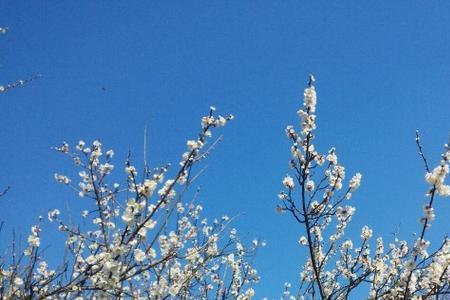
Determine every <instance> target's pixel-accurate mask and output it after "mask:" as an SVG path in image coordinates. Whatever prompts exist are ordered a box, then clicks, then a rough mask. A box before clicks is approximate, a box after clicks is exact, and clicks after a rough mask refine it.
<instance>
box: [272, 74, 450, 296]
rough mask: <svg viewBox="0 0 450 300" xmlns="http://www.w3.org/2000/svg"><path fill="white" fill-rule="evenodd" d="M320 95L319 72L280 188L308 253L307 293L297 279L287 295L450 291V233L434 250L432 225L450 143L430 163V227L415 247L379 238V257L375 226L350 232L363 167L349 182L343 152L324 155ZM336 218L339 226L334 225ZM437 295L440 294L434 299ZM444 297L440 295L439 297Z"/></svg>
mask: <svg viewBox="0 0 450 300" xmlns="http://www.w3.org/2000/svg"><path fill="white" fill-rule="evenodd" d="M316 104H317V95H316V90H315V87H314V77H312V76H310V78H309V80H308V85H307V88H306V89H305V91H304V100H303V107H302V108H301V109H300V110H299V111H298V115H299V116H300V124H301V125H300V130H299V132H297V131H296V129H295V127H294V126H288V127H287V128H286V134H287V137H288V138H289V139H290V140H291V142H292V146H291V152H292V159H291V160H290V162H289V165H290V167H291V169H292V173H291V175H286V177H285V178H284V179H283V181H282V182H283V185H284V187H285V190H284V191H282V192H280V194H279V198H280V200H281V205H279V206H278V210H279V211H281V212H288V213H290V214H291V215H292V216H293V217H294V219H295V220H296V222H297V223H298V224H299V225H300V226H301V227H300V228H301V229H302V231H303V235H302V236H301V237H300V239H299V243H300V245H301V246H303V247H306V249H307V253H308V258H307V260H306V262H305V264H304V266H303V270H302V271H301V273H300V282H299V292H298V293H297V294H294V293H292V292H291V284H289V283H287V284H286V285H285V290H284V293H283V297H284V298H285V299H323V300H324V299H330V300H331V299H348V298H349V297H350V295H351V294H352V292H353V291H354V290H355V289H356V288H358V287H360V286H365V287H366V288H368V290H369V295H368V298H367V299H431V297H435V296H436V295H444V294H449V293H450V286H449V276H450V271H449V265H450V240H449V239H448V238H447V237H444V239H443V241H442V243H441V245H439V246H438V247H437V250H435V251H433V252H429V251H428V248H429V246H430V242H429V241H427V240H426V239H425V232H426V230H427V229H428V228H429V227H430V223H431V221H432V220H433V219H434V209H433V200H434V199H435V197H436V196H438V195H439V196H449V195H450V187H449V185H447V184H445V183H444V182H445V178H446V175H447V174H448V172H449V160H450V148H449V146H448V145H445V149H444V154H443V156H442V160H441V162H440V164H439V166H438V167H436V168H435V169H433V171H430V170H429V168H428V163H427V160H426V159H425V156H424V155H423V151H422V146H421V145H420V143H419V135H418V134H417V144H418V146H419V152H420V155H421V157H422V159H423V160H424V162H425V166H426V176H425V179H426V181H427V182H428V183H429V184H430V185H431V187H430V189H429V191H428V193H427V195H428V197H429V201H428V203H427V204H425V206H424V216H423V218H421V219H420V222H421V224H422V233H421V235H420V237H419V239H417V240H416V241H415V242H414V245H412V246H408V243H407V242H406V241H399V240H398V239H396V240H395V241H394V242H393V243H390V244H389V250H388V251H385V246H384V242H383V239H382V238H381V237H379V238H377V240H376V250H375V253H374V256H371V249H370V248H371V246H372V242H371V238H372V235H373V233H372V230H371V229H370V228H369V227H367V226H364V227H363V228H362V229H361V239H360V240H359V241H355V240H352V239H345V238H344V233H345V229H346V227H347V226H348V224H349V222H350V221H351V219H352V216H353V215H354V213H355V211H356V209H355V208H354V207H353V206H350V205H348V204H346V202H347V201H348V200H350V199H351V198H352V194H353V192H354V191H356V190H357V189H358V188H359V186H360V184H361V178H362V175H361V174H360V173H356V174H355V175H354V176H353V177H352V178H351V179H350V180H349V182H348V184H345V183H344V180H345V178H346V173H345V168H344V167H343V166H342V165H341V164H339V162H338V156H337V151H336V149H335V148H331V149H329V150H328V152H327V153H325V154H323V153H320V152H319V151H318V150H316V148H315V146H314V143H313V141H314V131H315V129H316V115H315V112H316ZM331 225H334V226H331ZM433 299H434V298H433ZM436 299H437V298H436Z"/></svg>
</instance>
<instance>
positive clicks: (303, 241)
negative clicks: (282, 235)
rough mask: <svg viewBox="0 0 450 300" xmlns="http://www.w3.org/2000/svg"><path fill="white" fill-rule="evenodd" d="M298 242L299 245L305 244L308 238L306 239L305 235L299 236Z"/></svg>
mask: <svg viewBox="0 0 450 300" xmlns="http://www.w3.org/2000/svg"><path fill="white" fill-rule="evenodd" d="M298 243H299V244H300V245H302V246H306V245H308V240H307V239H306V237H305V236H303V235H302V236H301V237H300V239H299V240H298Z"/></svg>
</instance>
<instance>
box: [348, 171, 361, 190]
mask: <svg viewBox="0 0 450 300" xmlns="http://www.w3.org/2000/svg"><path fill="white" fill-rule="evenodd" d="M361 177H362V175H361V173H356V174H355V176H353V177H352V179H351V180H350V190H351V191H355V190H356V189H357V188H359V186H360V185H361Z"/></svg>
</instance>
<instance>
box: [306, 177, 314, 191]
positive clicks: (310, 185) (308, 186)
mask: <svg viewBox="0 0 450 300" xmlns="http://www.w3.org/2000/svg"><path fill="white" fill-rule="evenodd" d="M305 188H306V190H307V191H308V192H311V191H312V190H314V181H312V180H310V179H309V180H308V181H306V184H305Z"/></svg>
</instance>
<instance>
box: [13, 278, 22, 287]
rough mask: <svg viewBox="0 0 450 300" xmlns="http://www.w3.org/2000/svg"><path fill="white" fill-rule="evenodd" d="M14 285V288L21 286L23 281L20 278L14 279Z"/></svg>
mask: <svg viewBox="0 0 450 300" xmlns="http://www.w3.org/2000/svg"><path fill="white" fill-rule="evenodd" d="M14 285H15V286H22V285H23V280H22V278H20V277H16V278H14Z"/></svg>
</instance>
